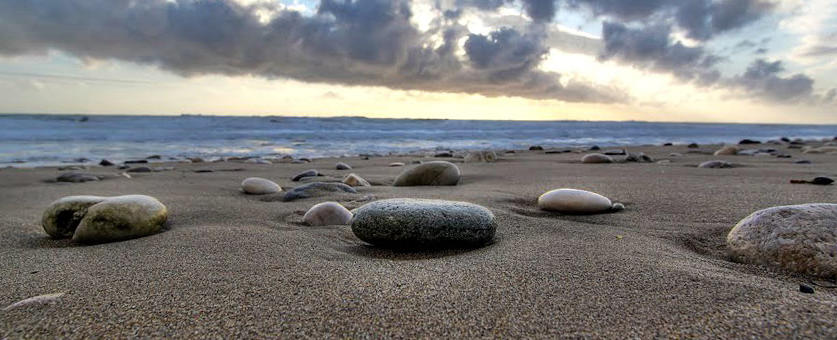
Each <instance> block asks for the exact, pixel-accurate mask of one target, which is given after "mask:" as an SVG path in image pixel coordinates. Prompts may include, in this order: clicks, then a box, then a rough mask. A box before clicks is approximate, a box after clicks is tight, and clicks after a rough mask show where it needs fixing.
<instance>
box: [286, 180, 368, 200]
mask: <svg viewBox="0 0 837 340" xmlns="http://www.w3.org/2000/svg"><path fill="white" fill-rule="evenodd" d="M334 192H336V193H350V194H356V193H357V190H355V189H354V188H352V187H350V186H348V185H345V184H343V183H323V182H314V183H308V184H304V185H300V186H298V187H296V188H293V189H291V190H289V191H288V192H286V193H285V196H284V197H282V200H283V201H285V202H289V201H293V200H298V199H304V198H311V197H319V196H323V195H325V194H328V193H334Z"/></svg>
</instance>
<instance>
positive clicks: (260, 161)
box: [244, 158, 273, 165]
mask: <svg viewBox="0 0 837 340" xmlns="http://www.w3.org/2000/svg"><path fill="white" fill-rule="evenodd" d="M244 163H248V164H263V165H269V164H273V162H271V161H269V160H266V159H262V158H250V159H248V160H246V161H244Z"/></svg>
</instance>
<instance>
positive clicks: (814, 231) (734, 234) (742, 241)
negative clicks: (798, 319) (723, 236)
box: [727, 203, 837, 278]
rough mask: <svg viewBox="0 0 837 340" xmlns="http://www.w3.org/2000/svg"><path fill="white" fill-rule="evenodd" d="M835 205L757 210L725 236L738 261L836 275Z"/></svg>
mask: <svg viewBox="0 0 837 340" xmlns="http://www.w3.org/2000/svg"><path fill="white" fill-rule="evenodd" d="M835 225H837V204H829V203H811V204H800V205H790V206H779V207H772V208H768V209H764V210H759V211H756V212H754V213H753V214H751V215H750V216H747V217H745V218H744V219H743V220H741V221H740V222H738V224H736V225H735V227H733V228H732V230H731V231H730V232H729V234H728V235H727V246H728V248H729V251H730V255H731V256H732V257H733V258H734V259H735V260H737V261H739V262H746V263H755V264H762V265H769V266H777V267H781V268H784V269H787V270H790V271H794V272H797V273H802V274H807V275H814V276H822V277H827V278H834V277H837V228H835Z"/></svg>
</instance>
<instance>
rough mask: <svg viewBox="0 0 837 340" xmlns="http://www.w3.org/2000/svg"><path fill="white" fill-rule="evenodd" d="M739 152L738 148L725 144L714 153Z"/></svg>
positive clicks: (733, 153) (721, 154) (725, 154)
mask: <svg viewBox="0 0 837 340" xmlns="http://www.w3.org/2000/svg"><path fill="white" fill-rule="evenodd" d="M737 154H738V148H737V147H735V146H732V145H727V146H724V147H722V148H720V149H718V151H715V153H714V155H715V156H732V155H737Z"/></svg>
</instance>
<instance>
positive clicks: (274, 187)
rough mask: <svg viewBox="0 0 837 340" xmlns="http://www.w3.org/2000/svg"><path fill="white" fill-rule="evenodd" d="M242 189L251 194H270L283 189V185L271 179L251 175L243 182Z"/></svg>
mask: <svg viewBox="0 0 837 340" xmlns="http://www.w3.org/2000/svg"><path fill="white" fill-rule="evenodd" d="M241 190H242V191H244V193H245V194H250V195H268V194H275V193H277V192H280V191H282V187H280V186H279V184H276V183H275V182H273V181H271V180H269V179H264V178H260V177H250V178H247V179H245V180H244V181H242V182H241Z"/></svg>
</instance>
